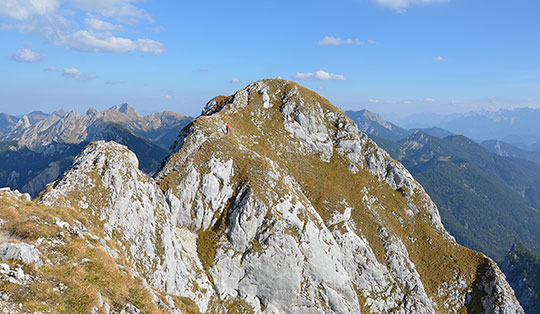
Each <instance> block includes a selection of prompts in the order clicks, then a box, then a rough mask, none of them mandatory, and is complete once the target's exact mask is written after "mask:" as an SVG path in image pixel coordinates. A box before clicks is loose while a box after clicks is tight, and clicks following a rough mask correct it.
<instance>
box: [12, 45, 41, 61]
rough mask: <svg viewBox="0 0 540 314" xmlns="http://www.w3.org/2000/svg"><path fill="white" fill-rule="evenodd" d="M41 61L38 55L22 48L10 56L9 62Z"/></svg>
mask: <svg viewBox="0 0 540 314" xmlns="http://www.w3.org/2000/svg"><path fill="white" fill-rule="evenodd" d="M40 59H41V55H40V54H39V53H36V52H34V51H32V50H31V49H28V48H22V49H19V50H17V51H16V52H15V54H14V55H13V56H11V60H13V61H17V62H26V63H35V62H38V61H39V60H40Z"/></svg>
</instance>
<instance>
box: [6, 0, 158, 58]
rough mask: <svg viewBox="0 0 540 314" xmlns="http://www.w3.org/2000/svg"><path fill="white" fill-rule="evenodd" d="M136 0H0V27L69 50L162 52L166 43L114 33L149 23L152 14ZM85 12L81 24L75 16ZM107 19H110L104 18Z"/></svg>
mask: <svg viewBox="0 0 540 314" xmlns="http://www.w3.org/2000/svg"><path fill="white" fill-rule="evenodd" d="M137 2H139V1H138V0H70V1H61V0H39V1H38V0H2V1H0V17H6V18H8V22H6V23H4V24H2V26H1V29H4V30H17V31H19V32H22V33H25V34H31V35H34V36H37V37H39V38H41V39H43V40H45V41H47V42H49V43H52V44H54V45H57V46H61V47H65V48H67V49H71V50H78V51H85V52H94V53H103V52H109V53H127V52H133V51H139V52H142V53H148V54H161V53H164V52H165V51H167V49H166V47H165V45H164V44H163V43H161V42H158V41H155V40H153V39H150V38H136V39H130V38H126V37H121V36H118V35H116V34H115V33H116V32H122V31H132V30H131V28H132V27H134V25H138V24H141V23H152V22H153V19H152V17H151V16H150V15H149V14H148V13H147V12H146V11H144V10H142V9H139V8H137V7H136V6H135V3H137ZM81 14H82V15H86V18H85V19H84V25H82V26H84V27H81V25H79V24H77V20H76V16H77V15H81ZM107 20H109V21H107Z"/></svg>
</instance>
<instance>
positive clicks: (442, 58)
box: [433, 56, 448, 62]
mask: <svg viewBox="0 0 540 314" xmlns="http://www.w3.org/2000/svg"><path fill="white" fill-rule="evenodd" d="M446 60H448V59H446V58H444V57H441V56H437V57H435V58H433V61H438V62H442V61H446Z"/></svg>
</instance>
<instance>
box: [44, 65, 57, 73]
mask: <svg viewBox="0 0 540 314" xmlns="http://www.w3.org/2000/svg"><path fill="white" fill-rule="evenodd" d="M56 70H57V69H56V67H55V66H54V65H51V66H50V67H46V68H45V69H43V71H46V72H56Z"/></svg>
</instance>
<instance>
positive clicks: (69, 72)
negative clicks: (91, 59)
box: [62, 67, 95, 80]
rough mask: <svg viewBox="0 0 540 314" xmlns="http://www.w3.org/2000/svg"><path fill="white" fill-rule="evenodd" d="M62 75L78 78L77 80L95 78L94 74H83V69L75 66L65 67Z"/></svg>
mask: <svg viewBox="0 0 540 314" xmlns="http://www.w3.org/2000/svg"><path fill="white" fill-rule="evenodd" d="M62 75H63V76H65V77H69V78H73V79H76V80H91V79H93V78H95V76H94V75H90V74H82V73H81V71H79V70H78V69H76V68H73V67H71V68H64V69H63V70H62Z"/></svg>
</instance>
